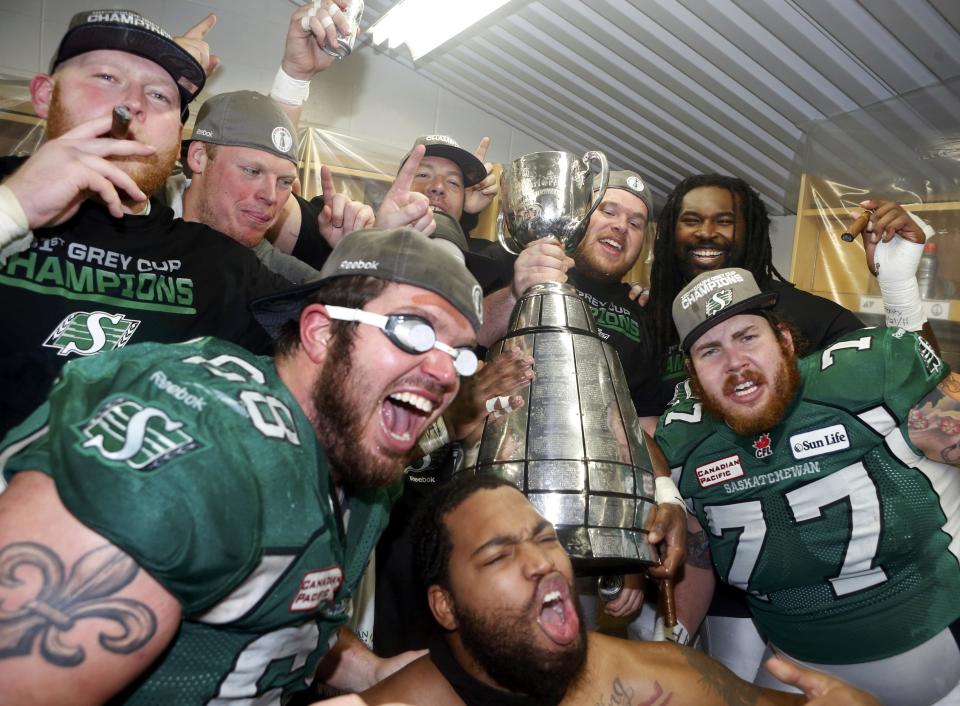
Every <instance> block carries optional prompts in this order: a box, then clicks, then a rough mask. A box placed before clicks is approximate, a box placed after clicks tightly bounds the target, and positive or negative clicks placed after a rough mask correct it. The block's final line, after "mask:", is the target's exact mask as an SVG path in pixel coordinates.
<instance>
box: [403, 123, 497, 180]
mask: <svg viewBox="0 0 960 706" xmlns="http://www.w3.org/2000/svg"><path fill="white" fill-rule="evenodd" d="M417 145H424V146H425V147H426V149H427V151H426V153H425V154H424V157H443V158H444V159H449V160H450V161H451V162H453V163H454V164H456V165H457V166H458V167H460V171H461V172H463V186H464V187H470V186H473V185H474V184H479V183H480V182H481V181H483V180H484V179H485V178H486V176H487V168H486V167H485V166H483V162H481V161H480V160H479V159H477V157H476V155H474V154H472V153H471V152H468V151H467V150H465V149H463V147H461V146H460V145H458V144H457V141H456V140H454V139H453V138H452V137H449V136H448V135H424V136H423V137H418V138H417V139H416V141H415V142H414V143H413V146H414V147H416V146H417ZM410 151H411V152H412V151H413V149H412V148H411V150H410ZM409 158H410V152H407V154H406V156H405V157H404V158H403V160H402V161H401V162H400V166H401V167H403V165H404V164H405V163H406V161H407V159H409Z"/></svg>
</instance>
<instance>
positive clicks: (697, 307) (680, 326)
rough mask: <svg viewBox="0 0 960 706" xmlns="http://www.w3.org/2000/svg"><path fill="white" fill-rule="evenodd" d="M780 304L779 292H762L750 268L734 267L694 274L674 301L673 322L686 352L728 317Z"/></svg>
mask: <svg viewBox="0 0 960 706" xmlns="http://www.w3.org/2000/svg"><path fill="white" fill-rule="evenodd" d="M776 303H777V293H776V292H761V291H760V287H758V286H757V281H756V280H755V279H754V278H753V275H752V274H750V272H748V271H747V270H743V269H740V268H739V267H731V268H729V269H725V270H714V271H712V272H704V273H702V274H700V275H698V276H696V277H694V278H693V279H692V280H691V281H690V283H689V284H688V285H687V286H686V287H684V288H683V289H681V290H680V293H679V294H678V295H677V296H676V298H675V299H674V300H673V323H674V325H675V326H676V327H677V333H678V334H680V345H681V346H682V347H683V350H684V352H688V351H689V350H690V346H692V345H693V344H694V343H696V341H697V339H698V338H700V336H702V335H703V334H704V333H706V332H707V331H709V330H710V329H711V328H713V327H714V326H716V325H717V324H719V323H721V322H722V321H725V320H727V319H729V318H730V317H731V316H734V315H735V314H742V313H744V312H747V311H755V310H757V309H770V308H772V307H773V306H775V305H776Z"/></svg>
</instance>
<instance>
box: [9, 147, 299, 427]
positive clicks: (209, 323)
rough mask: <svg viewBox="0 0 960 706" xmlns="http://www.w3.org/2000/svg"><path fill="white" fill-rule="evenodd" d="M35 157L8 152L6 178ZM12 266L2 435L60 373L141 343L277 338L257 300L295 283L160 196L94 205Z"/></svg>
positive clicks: (39, 237) (259, 346) (247, 342)
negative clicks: (131, 211)
mask: <svg viewBox="0 0 960 706" xmlns="http://www.w3.org/2000/svg"><path fill="white" fill-rule="evenodd" d="M23 161H24V158H18V157H2V158H0V178H2V177H6V176H8V175H9V174H11V173H13V171H14V170H15V169H16V168H17V167H18V166H19V165H20V164H21V163H22V162H23ZM34 237H35V241H34V243H33V245H32V247H31V248H30V249H29V250H26V251H24V252H22V253H19V254H17V255H14V256H12V257H11V258H10V259H9V260H8V261H7V262H6V264H4V265H2V266H0V297H2V301H3V307H2V308H0V321H2V329H3V332H4V334H3V336H2V337H0V390H3V394H2V395H0V436H2V435H3V434H5V433H6V432H7V431H8V430H9V429H10V428H11V427H12V426H13V425H15V424H17V423H19V422H20V421H21V420H23V419H24V418H25V417H26V416H27V415H28V414H29V413H30V412H32V411H33V410H34V409H35V408H36V407H37V406H39V405H40V404H41V403H42V402H43V400H44V399H45V397H46V395H47V392H48V391H49V389H50V386H51V384H52V383H53V380H54V378H55V377H56V375H57V373H58V372H59V370H60V368H61V367H63V365H64V364H65V363H67V362H69V361H70V360H73V359H74V358H77V357H78V356H87V355H94V354H96V353H100V352H103V351H109V350H112V349H115V348H121V347H123V346H127V345H130V344H133V343H139V342H141V341H159V342H163V343H172V342H177V341H185V340H188V339H191V338H196V337H197V336H216V337H219V338H223V339H226V340H228V341H232V342H234V343H238V344H240V345H242V346H244V347H246V348H248V349H249V350H251V351H253V352H255V353H262V352H266V351H267V350H268V348H269V345H270V339H269V337H268V336H267V334H266V332H265V331H264V330H263V329H262V328H261V327H260V326H259V325H258V324H257V323H256V322H255V321H254V320H253V318H252V317H251V316H250V312H249V310H248V302H249V301H250V300H251V299H254V298H255V297H259V296H263V295H265V294H269V293H271V292H274V291H276V290H278V289H282V288H285V287H288V286H290V283H289V282H287V281H286V280H285V279H283V278H281V277H279V276H277V275H274V274H273V273H271V272H270V271H269V270H267V269H265V268H264V267H262V266H261V264H260V261H259V260H258V259H257V257H256V255H254V254H253V252H252V251H251V250H248V249H247V248H245V247H243V246H242V245H240V244H238V243H236V242H234V241H233V240H231V239H230V238H228V237H226V236H224V235H222V234H220V233H218V232H217V231H215V230H212V229H211V228H208V227H207V226H205V225H202V224H200V223H185V222H184V221H182V220H179V219H174V217H173V211H171V210H170V209H169V208H167V207H166V206H163V205H161V204H160V203H159V202H158V201H156V200H154V201H152V202H151V211H150V214H149V215H146V216H124V217H123V218H114V217H113V216H111V215H110V213H109V212H108V211H107V210H106V208H104V207H103V206H102V205H100V204H98V203H96V202H94V201H92V200H88V201H86V202H84V203H83V205H82V206H81V207H80V210H79V211H78V212H77V213H76V215H74V216H73V218H71V219H70V220H69V221H67V222H66V223H63V224H62V225H59V226H56V227H53V228H40V229H37V230H36V231H34Z"/></svg>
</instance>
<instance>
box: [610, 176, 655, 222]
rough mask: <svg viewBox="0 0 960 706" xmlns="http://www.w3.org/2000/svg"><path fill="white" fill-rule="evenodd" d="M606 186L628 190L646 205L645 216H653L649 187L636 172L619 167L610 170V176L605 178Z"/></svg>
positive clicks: (651, 196) (651, 195)
mask: <svg viewBox="0 0 960 706" xmlns="http://www.w3.org/2000/svg"><path fill="white" fill-rule="evenodd" d="M607 188H608V189H623V190H624V191H629V192H630V193H631V194H633V195H634V196H636V197H637V198H638V199H640V200H641V201H643V203H644V205H645V206H646V207H647V218H648V219H649V218H653V194H651V193H650V189H649V187H648V186H647V185H646V184H645V183H644V181H643V179H641V178H640V175H639V174H637V173H636V172H631V171H630V170H629V169H621V170H620V171H616V172H613V171H612V172H610V176H609V178H608V180H607Z"/></svg>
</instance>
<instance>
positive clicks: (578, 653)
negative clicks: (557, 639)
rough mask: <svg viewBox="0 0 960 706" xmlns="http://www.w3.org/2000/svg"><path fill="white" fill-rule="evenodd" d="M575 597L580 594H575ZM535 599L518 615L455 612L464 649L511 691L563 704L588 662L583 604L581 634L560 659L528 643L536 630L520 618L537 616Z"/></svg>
mask: <svg viewBox="0 0 960 706" xmlns="http://www.w3.org/2000/svg"><path fill="white" fill-rule="evenodd" d="M571 595H574V596H575V595H576V593H575V592H574V591H573V589H572V588H571ZM535 603H536V594H534V595H533V596H531V598H530V602H529V603H528V604H527V605H525V606H524V607H523V608H522V609H521V611H520V612H519V614H518V615H516V616H510V615H507V616H504V615H502V614H500V615H495V616H487V615H481V614H480V613H475V612H473V611H472V610H469V609H467V608H464V607H461V606H454V613H455V615H456V618H457V626H458V629H459V632H460V639H461V641H462V642H463V646H464V648H465V649H466V650H467V652H469V653H470V655H471V656H472V657H473V658H474V659H475V660H476V661H477V663H478V664H479V665H480V666H481V667H482V668H483V670H484V671H485V672H486V673H487V675H488V676H489V677H490V678H491V679H493V680H494V681H495V682H496V683H497V684H499V685H500V686H501V687H503V688H504V689H506V690H508V691H512V692H515V693H519V694H525V695H527V696H531V697H533V698H534V699H536V700H537V701H538V702H540V703H543V704H558V703H560V701H562V700H563V697H564V695H565V694H566V693H567V691H568V689H569V688H570V686H571V685H572V684H574V683H575V682H576V680H577V679H578V678H579V677H580V675H581V674H582V673H583V669H584V666H585V665H586V662H587V632H586V625H585V624H584V620H583V611H582V610H581V608H580V601H578V600H574V601H573V605H574V608H575V609H576V611H577V617H578V618H579V619H580V634H579V635H578V636H577V639H576V640H575V641H574V642H573V644H572V645H570V646H568V648H567V649H566V650H564V651H563V652H560V653H555V652H548V651H546V650H543V649H540V648H538V647H537V646H536V645H535V644H534V643H533V641H532V640H530V639H528V638H529V636H530V634H531V632H532V630H535V629H536V627H534V628H532V629H531V628H529V627H528V626H527V621H525V620H523V619H522V617H521V616H526V615H531V614H532V613H533V612H534V611H535V610H536V606H535Z"/></svg>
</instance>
